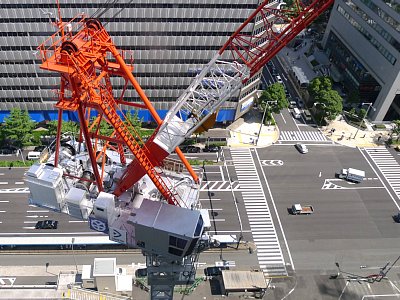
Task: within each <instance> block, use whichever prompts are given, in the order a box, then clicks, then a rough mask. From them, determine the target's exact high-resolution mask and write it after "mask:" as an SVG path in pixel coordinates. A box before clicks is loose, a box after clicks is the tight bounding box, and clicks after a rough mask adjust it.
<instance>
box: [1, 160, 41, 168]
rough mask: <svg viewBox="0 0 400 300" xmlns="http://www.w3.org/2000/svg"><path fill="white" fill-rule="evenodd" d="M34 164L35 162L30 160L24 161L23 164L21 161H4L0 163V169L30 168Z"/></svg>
mask: <svg viewBox="0 0 400 300" xmlns="http://www.w3.org/2000/svg"><path fill="white" fill-rule="evenodd" d="M34 163H35V161H32V160H26V161H25V164H24V162H23V161H21V160H12V161H6V160H2V161H0V167H3V168H4V167H6V168H9V167H30V166H32V165H33V164H34Z"/></svg>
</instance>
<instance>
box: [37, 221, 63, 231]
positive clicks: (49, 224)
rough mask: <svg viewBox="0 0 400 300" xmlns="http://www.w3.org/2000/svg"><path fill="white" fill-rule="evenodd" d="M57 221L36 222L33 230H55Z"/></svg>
mask: <svg viewBox="0 0 400 300" xmlns="http://www.w3.org/2000/svg"><path fill="white" fill-rule="evenodd" d="M57 227H58V221H54V220H44V221H38V222H37V223H36V225H35V229H57Z"/></svg>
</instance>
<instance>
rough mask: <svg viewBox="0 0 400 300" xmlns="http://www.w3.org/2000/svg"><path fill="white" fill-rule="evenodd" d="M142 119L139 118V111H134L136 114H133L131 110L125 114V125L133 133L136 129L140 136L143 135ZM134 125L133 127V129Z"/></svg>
mask: <svg viewBox="0 0 400 300" xmlns="http://www.w3.org/2000/svg"><path fill="white" fill-rule="evenodd" d="M142 122H143V121H142V120H141V119H139V115H138V112H137V111H134V114H132V113H131V112H130V111H128V112H127V113H126V114H125V125H126V126H127V127H128V129H129V131H130V132H132V133H133V131H136V132H137V133H138V134H139V135H140V136H142V132H141V128H142ZM132 127H133V129H132Z"/></svg>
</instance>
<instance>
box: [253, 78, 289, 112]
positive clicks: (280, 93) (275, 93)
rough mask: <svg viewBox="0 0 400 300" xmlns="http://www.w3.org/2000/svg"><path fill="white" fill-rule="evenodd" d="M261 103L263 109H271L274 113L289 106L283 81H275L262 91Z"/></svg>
mask: <svg viewBox="0 0 400 300" xmlns="http://www.w3.org/2000/svg"><path fill="white" fill-rule="evenodd" d="M259 105H260V107H261V110H262V111H264V110H265V109H268V110H271V111H273V112H274V113H280V111H281V110H282V109H283V108H286V107H288V101H287V99H286V95H285V89H284V88H283V85H282V84H281V83H274V84H272V85H270V86H269V87H268V88H267V89H266V90H265V91H263V92H262V94H261V96H260V99H259Z"/></svg>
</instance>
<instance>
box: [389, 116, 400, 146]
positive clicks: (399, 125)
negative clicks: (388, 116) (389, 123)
mask: <svg viewBox="0 0 400 300" xmlns="http://www.w3.org/2000/svg"><path fill="white" fill-rule="evenodd" d="M394 134H395V135H397V138H396V140H397V141H398V140H399V139H400V120H393V128H392V132H391V133H390V137H391V138H392V137H393V135H394Z"/></svg>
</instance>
